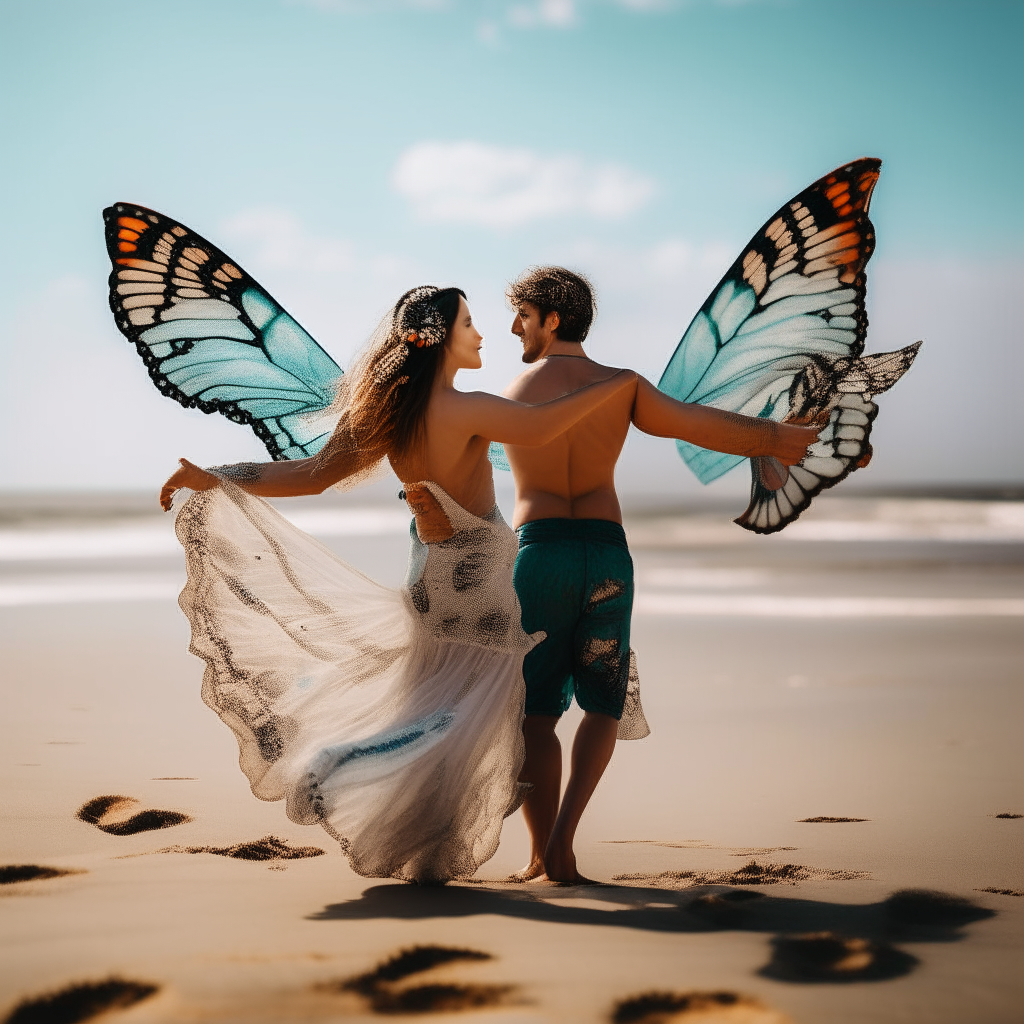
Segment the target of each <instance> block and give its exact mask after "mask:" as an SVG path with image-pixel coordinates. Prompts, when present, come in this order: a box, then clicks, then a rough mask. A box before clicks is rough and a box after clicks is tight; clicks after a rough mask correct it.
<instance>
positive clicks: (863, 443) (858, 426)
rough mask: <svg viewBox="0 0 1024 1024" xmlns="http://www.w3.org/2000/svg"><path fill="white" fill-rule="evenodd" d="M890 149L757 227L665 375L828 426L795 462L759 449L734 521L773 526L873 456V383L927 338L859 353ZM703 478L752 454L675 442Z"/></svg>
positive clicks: (885, 384) (675, 392) (699, 393)
mask: <svg viewBox="0 0 1024 1024" xmlns="http://www.w3.org/2000/svg"><path fill="white" fill-rule="evenodd" d="M880 167H881V161H879V160H875V159H872V158H863V159H860V160H855V161H853V163H850V164H847V165H845V166H844V167H840V168H837V169H836V170H834V171H832V172H831V173H830V174H827V175H825V176H824V177H823V178H820V179H819V180H818V181H816V182H815V183H814V184H813V185H811V186H810V187H809V188H806V189H804V191H803V192H801V193H800V194H799V195H798V196H796V197H795V198H794V199H792V200H791V201H790V202H788V203H787V204H786V205H785V206H783V207H782V209H780V210H779V211H778V212H777V213H776V214H775V216H774V217H772V218H771V219H770V220H769V221H768V222H767V223H766V224H765V225H764V226H763V227H762V228H761V230H760V231H758V233H757V234H756V235H755V236H754V237H753V238H752V239H751V241H750V243H749V244H748V245H747V247H746V248H745V249H744V251H743V253H742V254H741V255H740V257H739V259H737V260H736V262H735V263H734V264H733V265H732V266H731V267H730V268H729V270H728V272H727V273H726V275H725V276H724V277H723V278H722V280H721V281H720V282H719V284H718V286H717V287H716V288H715V290H714V291H713V292H712V293H711V295H710V297H709V298H708V299H707V301H706V302H705V303H704V305H703V306H702V307H701V309H700V311H699V312H698V313H697V315H696V316H695V317H694V319H693V322H692V323H691V324H690V326H689V327H688V328H687V330H686V333H685V334H684V335H683V338H682V340H681V341H680V342H679V345H678V346H677V348H676V350H675V352H674V353H673V355H672V358H671V359H670V360H669V363H668V365H667V366H666V367H665V371H664V373H663V374H662V375H661V379H660V380H659V382H658V387H659V389H660V390H661V391H663V392H665V394H667V395H670V396H671V397H673V398H676V399H678V400H679V401H683V402H696V403H699V404H701V405H708V406H712V407H714V408H716V409H726V410H728V411H730V412H736V413H742V414H744V415H747V416H758V417H762V418H767V419H771V420H775V421H776V422H783V421H786V422H791V423H806V424H812V425H815V426H820V427H821V428H822V429H821V432H820V433H819V436H818V441H817V442H816V443H815V444H814V445H812V446H811V448H810V449H809V452H808V454H807V456H806V457H805V458H804V459H803V461H802V462H800V463H799V464H798V465H796V466H792V467H789V469H788V470H787V468H786V467H785V466H783V465H782V464H781V463H779V462H777V461H776V460H775V459H770V458H757V459H752V460H750V461H751V476H752V484H751V500H750V504H749V506H748V507H747V510H746V511H745V512H744V513H743V515H742V516H740V517H739V518H738V519H737V520H736V522H737V523H739V525H740V526H743V527H745V528H746V529H748V530H753V531H754V532H755V533H775V532H777V531H778V530H781V529H782V528H783V527H785V526H786V525H787V524H788V523H790V522H792V521H793V520H794V519H796V518H797V516H799V515H800V513H801V512H802V511H803V510H804V509H806V508H807V507H808V505H810V503H811V499H812V498H813V497H814V495H815V494H817V493H819V492H820V491H821V490H823V489H825V488H827V487H833V486H835V484H837V483H839V482H840V480H843V479H845V478H846V477H847V476H848V475H849V474H850V473H852V472H853V471H854V470H855V469H857V468H859V467H861V466H864V465H866V464H867V462H868V460H869V459H870V457H871V445H870V444H869V443H868V437H869V435H870V432H871V423H872V421H873V420H874V418H875V416H876V415H877V412H878V408H877V406H876V405H875V404H874V403H873V402H872V401H871V399H872V397H873V396H874V395H877V394H879V393H880V392H881V391H884V390H886V389H887V388H889V387H891V386H892V385H893V384H895V383H896V381H897V380H899V378H900V377H901V376H902V375H903V373H905V372H906V370H907V369H908V368H909V367H910V364H911V363H912V362H913V360H914V357H915V356H916V355H917V350H918V348H919V347H920V342H917V343H915V344H914V345H910V346H908V347H907V348H905V349H901V350H900V351H899V352H892V353H882V354H879V355H877V356H869V357H865V358H861V353H862V352H863V349H864V339H865V336H866V334H867V326H868V319H867V314H866V312H865V309H864V301H865V295H866V284H867V279H866V276H865V267H866V265H867V262H868V260H869V259H870V257H871V253H872V252H873V251H874V247H875V233H874V228H873V226H872V224H871V221H870V220H869V219H868V205H869V203H870V200H871V192H872V189H873V188H874V185H875V182H876V181H877V180H878V174H879V169H880ZM676 444H677V446H678V449H679V454H680V455H681V456H682V457H683V459H684V460H685V461H686V463H687V465H688V466H689V467H690V468H691V469H692V470H693V472H694V473H695V474H696V476H697V478H698V479H699V480H700V481H701V482H702V483H705V484H707V483H710V482H711V481H712V480H716V479H717V478H718V477H720V476H722V474H724V473H727V472H728V471H729V470H730V469H732V468H734V467H735V466H737V465H739V464H740V463H741V462H743V461H745V459H744V458H743V457H742V456H739V455H725V454H722V453H720V452H712V451H708V450H707V449H704V448H699V447H697V446H696V445H693V444H689V443H688V442H686V441H677V442H676Z"/></svg>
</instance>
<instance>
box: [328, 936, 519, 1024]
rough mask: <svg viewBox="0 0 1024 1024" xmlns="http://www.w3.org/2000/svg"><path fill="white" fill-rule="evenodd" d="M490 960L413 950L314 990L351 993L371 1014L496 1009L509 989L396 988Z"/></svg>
mask: <svg viewBox="0 0 1024 1024" xmlns="http://www.w3.org/2000/svg"><path fill="white" fill-rule="evenodd" d="M491 959H493V958H492V957H491V955H490V954H489V953H481V952H479V951H478V950H475V949H457V948H451V947H446V946H413V947H412V948H410V949H403V950H401V951H400V952H399V953H397V954H396V955H395V956H392V957H389V958H388V959H387V960H385V961H384V962H383V963H381V964H378V965H377V967H376V968H374V970H372V971H369V972H367V973H366V974H360V975H357V976H356V977H354V978H347V979H345V980H343V981H336V982H327V983H325V984H321V985H319V986H317V987H318V988H319V989H320V990H321V991H327V992H354V993H356V994H358V995H361V996H363V997H364V998H366V999H368V1000H369V1003H370V1008H371V1009H372V1010H373V1012H374V1013H380V1014H400V1013H443V1012H455V1011H460V1010H472V1009H480V1008H481V1007H486V1006H498V1005H500V1004H501V1003H503V1002H505V1001H506V1000H507V997H508V996H509V994H510V993H511V992H512V991H513V988H514V986H512V985H459V984H444V983H442V984H432V985H418V986H415V987H412V988H398V987H397V984H398V982H400V981H403V980H404V979H406V978H409V977H412V976H413V975H416V974H421V973H423V972H425V971H429V970H431V969H433V968H435V967H440V966H443V965H444V964H451V963H457V962H459V961H482V960H491Z"/></svg>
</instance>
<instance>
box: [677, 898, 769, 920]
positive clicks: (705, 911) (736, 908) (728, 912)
mask: <svg viewBox="0 0 1024 1024" xmlns="http://www.w3.org/2000/svg"><path fill="white" fill-rule="evenodd" d="M763 896H764V893H761V892H751V891H750V890H749V889H732V890H727V891H726V892H716V893H708V894H707V895H706V896H698V897H697V898H696V899H695V900H690V902H689V903H687V904H686V905H685V906H684V907H683V908H682V909H683V910H685V911H686V912H687V913H688V914H693V916H694V917H698V918H700V920H701V921H703V922H704V923H705V924H707V925H710V926H711V927H713V928H732V927H735V926H736V925H738V924H739V923H740V921H742V920H743V918H744V917H746V910H745V906H746V904H747V903H749V902H750V900H757V899H761V898H762V897H763Z"/></svg>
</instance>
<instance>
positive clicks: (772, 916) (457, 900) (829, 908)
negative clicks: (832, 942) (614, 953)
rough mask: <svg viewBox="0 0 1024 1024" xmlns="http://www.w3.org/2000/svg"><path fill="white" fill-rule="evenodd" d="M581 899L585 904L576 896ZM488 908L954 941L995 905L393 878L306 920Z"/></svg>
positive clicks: (594, 921) (558, 916) (559, 920)
mask: <svg viewBox="0 0 1024 1024" xmlns="http://www.w3.org/2000/svg"><path fill="white" fill-rule="evenodd" d="M584 901H585V902H586V904H587V905H585V906H584V905H580V904H582V903H583V902H584ZM601 903H606V904H607V905H608V906H607V909H603V908H602V907H600V904H601ZM574 904H575V905H574ZM595 904H596V905H595ZM484 914H494V915H498V916H500V917H517V918H523V919H525V920H528V921H539V922H545V923H548V924H585V925H599V926H600V925H606V926H611V927H613V928H636V929H641V930H643V931H652V932H707V931H721V930H723V929H731V930H737V931H754V932H766V933H770V934H773V935H777V934H780V933H790V934H792V933H801V932H805V933H807V932H809V933H820V932H829V933H832V934H835V935H846V936H857V937H859V938H864V939H870V940H875V941H885V940H889V941H893V940H895V941H899V942H951V941H955V940H958V939H961V938H963V937H964V932H963V931H962V927H963V925H966V924H969V923H971V922H973V921H980V920H983V919H985V918H988V917H992V916H993V914H994V911H991V910H987V909H985V908H984V907H980V906H978V905H977V904H975V903H973V902H971V901H970V900H966V899H962V898H960V897H957V896H952V895H949V894H946V893H938V892H929V891H927V890H902V891H900V892H898V893H894V894H893V895H891V896H889V897H888V898H887V899H885V900H881V901H879V902H877V903H828V902H824V901H820V900H811V899H801V898H798V897H787V896H776V895H768V894H767V893H762V892H754V891H751V890H749V889H736V888H730V887H725V886H694V887H693V888H690V889H687V890H686V891H685V892H680V891H679V890H678V889H660V888H650V887H640V886H624V885H588V886H576V887H572V886H566V887H557V888H556V887H554V886H551V887H547V886H545V887H540V886H536V887H532V886H531V887H527V886H519V885H517V886H511V885H510V886H508V887H505V886H501V887H499V886H491V885H487V886H485V885H479V884H450V885H447V886H444V887H436V888H435V887H427V886H423V887H420V886H413V885H406V884H402V883H389V884H383V885H374V886H371V887H370V888H369V889H366V890H365V891H364V892H363V894H362V896H361V897H360V898H359V899H356V900H349V901H348V902H346V903H334V904H330V905H329V906H326V907H324V909H323V910H321V911H319V912H318V913H315V914H311V915H309V920H314V921H356V920H370V919H391V920H423V919H426V918H431V917H476V916H480V915H484Z"/></svg>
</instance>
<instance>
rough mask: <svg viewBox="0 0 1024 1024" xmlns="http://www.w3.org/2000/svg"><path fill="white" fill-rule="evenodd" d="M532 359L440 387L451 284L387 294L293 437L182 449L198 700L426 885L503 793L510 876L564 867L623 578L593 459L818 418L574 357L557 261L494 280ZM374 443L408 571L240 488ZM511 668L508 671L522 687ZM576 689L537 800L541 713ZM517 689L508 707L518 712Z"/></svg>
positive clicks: (589, 763)
mask: <svg viewBox="0 0 1024 1024" xmlns="http://www.w3.org/2000/svg"><path fill="white" fill-rule="evenodd" d="M508 296H509V300H510V302H511V304H512V307H513V309H514V311H515V321H514V323H513V326H512V331H513V333H514V334H517V335H518V336H519V337H520V339H521V341H522V344H523V361H524V362H525V363H527V364H528V368H527V369H526V370H525V371H524V372H523V373H522V374H521V375H520V376H519V377H518V378H516V380H515V381H513V383H512V384H511V385H510V386H509V388H508V389H507V390H506V397H503V398H499V397H497V396H494V395H489V394H485V393H481V392H468V393H466V392H460V391H457V390H456V389H455V387H454V379H455V375H456V373H457V372H458V371H459V370H460V369H475V368H478V367H479V366H480V365H481V359H480V347H481V344H482V340H483V339H482V337H481V335H480V333H479V332H478V331H477V330H476V328H475V326H474V324H473V321H472V317H471V315H470V311H469V307H468V305H467V302H466V297H465V294H464V293H463V292H462V291H461V290H460V289H456V288H435V287H421V288H415V289H413V290H411V291H409V292H407V293H406V294H405V295H403V296H402V297H401V298H400V299H399V300H398V302H397V303H396V305H395V307H394V308H393V310H392V311H391V312H390V314H389V315H388V316H387V317H386V318H385V320H384V322H383V323H382V325H381V328H380V329H379V330H378V332H377V333H376V334H375V336H374V338H373V340H372V341H371V343H370V345H369V346H368V347H367V349H366V350H365V351H364V352H363V354H362V355H361V357H360V358H359V359H358V360H357V361H356V364H355V366H354V367H353V368H352V370H351V371H350V372H349V373H348V374H346V375H345V377H344V378H343V379H342V383H341V387H340V390H339V393H338V397H337V401H336V406H335V409H336V411H337V412H338V414H339V419H338V425H337V427H336V429H335V430H334V433H333V435H332V436H331V439H330V440H329V441H328V443H327V444H326V446H325V447H324V448H323V449H322V450H321V451H320V452H319V453H318V454H317V455H315V456H313V457H311V458H306V459H296V460H293V461H289V462H272V463H265V464H264V463H261V464H256V463H245V464H240V465H235V466H222V467H216V468H214V469H211V470H203V469H200V468H199V467H197V466H194V465H192V464H191V463H189V462H187V461H186V460H182V467H181V469H179V470H178V471H177V472H176V473H175V474H174V475H173V476H172V477H171V478H170V479H169V480H168V481H167V483H166V484H165V486H164V488H163V491H162V492H161V503H162V504H163V506H164V508H168V509H169V508H170V506H171V501H172V497H173V494H174V492H175V491H176V490H177V489H179V488H183V487H184V488H190V489H192V490H193V491H195V492H196V493H195V494H193V496H192V497H191V498H190V499H189V501H188V502H187V503H186V504H185V505H184V506H183V507H182V509H181V511H180V513H179V515H178V520H177V531H178V535H179V537H180V539H181V541H182V543H183V545H184V547H185V551H186V561H187V566H188V583H187V584H186V587H185V590H184V591H183V592H182V596H181V601H180V603H181V606H182V608H183V610H184V611H185V613H186V614H187V615H188V617H189V619H190V620H191V623H192V646H191V650H192V651H193V653H195V654H197V655H198V656H200V657H202V658H204V659H205V661H206V662H207V668H206V673H205V676H204V680H203V699H204V701H205V702H206V703H207V704H209V705H210V706H211V707H212V708H213V709H214V710H215V711H217V713H218V714H219V715H220V716H221V718H222V719H223V720H224V721H225V722H226V723H227V724H228V725H229V726H230V727H231V728H232V730H233V731H234V732H235V735H236V737H237V739H238V742H239V746H240V765H241V768H242V770H243V771H244V772H245V773H246V775H247V776H248V778H249V781H250V783H251V786H252V790H253V793H254V794H255V795H256V796H257V797H259V798H261V799H264V800H280V799H284V800H286V802H287V805H286V806H287V813H288V816H289V817H290V818H291V819H292V820H293V821H296V822H300V823H308V824H313V823H319V824H320V825H322V826H323V827H324V828H325V829H326V830H327V831H328V833H330V834H331V835H332V836H333V837H334V838H336V839H337V840H338V842H339V843H340V844H341V846H342V849H343V850H344V852H345V853H346V855H347V856H348V858H349V861H350V863H351V865H352V867H353V869H354V870H355V871H357V872H358V873H360V874H362V875H366V876H369V877H397V878H404V879H408V880H412V881H417V882H425V883H437V882H444V881H447V880H449V879H453V878H460V877H467V876H469V875H472V874H473V873H474V872H475V871H476V869H477V868H478V867H479V866H480V865H481V864H482V863H484V862H485V861H486V860H487V859H488V858H489V857H491V856H492V855H493V854H494V852H495V850H496V849H497V845H498V841H499V838H500V832H501V825H502V821H503V819H504V818H505V817H506V816H507V815H508V814H510V813H512V812H513V811H514V810H516V809H517V808H518V807H519V806H520V805H522V806H523V808H524V813H525V816H526V821H527V824H528V826H529V831H530V837H531V847H532V848H531V860H530V863H529V865H528V866H527V867H526V868H525V869H524V871H523V872H521V873H520V875H519V876H517V877H519V878H521V879H523V880H527V879H532V878H540V877H543V876H546V877H547V878H549V879H552V880H554V881H564V882H573V881H579V880H581V876H580V875H579V874H578V872H577V868H576V862H575V857H574V854H573V836H574V833H575V830H576V826H577V824H578V823H579V820H580V816H581V815H582V813H583V810H584V808H585V807H586V805H587V802H588V801H589V799H590V797H591V796H592V794H593V792H594V790H595V788H596V786H597V783H598V781H599V780H600V778H601V775H602V773H603V772H604V769H605V767H606V766H607V764H608V761H609V759H610V757H611V754H612V750H613V748H614V745H615V741H616V736H617V735H623V736H627V737H628V736H630V735H633V736H636V735H644V734H646V725H645V723H644V722H643V715H642V711H641V710H640V705H639V700H638V699H637V698H636V694H635V693H633V694H631V698H632V699H631V700H630V702H629V703H628V705H627V706H626V707H627V710H626V720H624V721H623V722H621V723H620V719H621V718H623V710H624V704H626V694H627V683H628V681H629V669H630V653H629V626H630V611H631V607H632V597H633V579H632V562H631V560H630V557H629V552H628V550H627V548H626V541H625V535H624V534H623V531H622V527H621V525H620V524H621V515H620V511H619V505H618V500H617V498H616V495H615V490H614V467H615V463H616V460H617V458H618V455H619V452H620V451H621V448H622V445H623V443H624V440H625V437H626V433H627V430H628V427H629V424H630V423H631V422H632V423H633V424H635V425H636V426H637V428H638V429H640V430H643V431H645V432H646V433H650V434H655V435H657V436H661V437H672V438H682V439H685V440H687V441H690V442H692V443H694V444H697V445H700V446H701V447H704V448H709V449H714V450H718V451H724V452H730V453H734V454H737V455H744V456H759V455H765V456H774V457H775V458H777V459H779V460H780V461H781V462H783V463H785V464H786V465H792V464H794V463H796V462H798V461H799V460H800V459H801V458H802V457H803V455H804V452H805V450H806V448H807V446H808V445H809V444H810V443H812V442H813V441H814V439H815V430H814V429H813V428H809V427H798V426H792V425H788V424H780V423H775V422H773V421H771V420H766V419H755V418H750V417H745V416H739V415H736V414H733V413H728V412H723V411H720V410H716V409H712V408H709V407H706V406H700V405H689V404H685V403H681V402H677V401H675V400H674V399H672V398H669V397H668V396H667V395H664V394H662V393H661V392H660V391H658V390H657V389H656V388H654V387H653V386H652V385H651V384H649V383H648V382H647V381H646V380H644V379H643V378H641V377H638V376H637V375H636V374H635V373H633V372H631V371H626V370H617V369H615V368H612V367H607V366H602V365H600V364H598V363H596V362H594V361H593V360H591V359H589V358H588V357H587V355H586V354H585V352H584V351H583V347H582V342H583V340H584V338H585V337H586V335H587V332H588V330H589V328H590V324H591V321H592V319H593V310H594V304H593V297H592V293H591V290H590V288H589V286H588V284H587V282H586V281H585V280H584V279H582V278H581V277H579V276H577V275H576V274H573V273H571V272H570V271H567V270H564V269H562V268H558V267H547V268H541V269H538V270H533V271H531V272H529V273H527V274H526V275H524V276H523V277H522V278H520V279H519V280H518V281H516V282H515V283H514V284H513V285H512V286H511V287H510V289H509V293H508ZM492 441H495V442H500V443H502V444H504V445H505V446H506V450H507V452H508V457H509V462H510V464H511V467H512V471H513V474H514V477H515V483H516V504H515V514H514V519H513V524H514V526H515V527H516V528H517V533H518V539H517V537H516V534H514V533H513V532H512V530H510V529H509V527H508V526H507V525H506V524H505V522H504V520H503V519H502V517H501V514H500V512H499V511H498V508H497V506H496V505H495V501H494V487H493V481H492V470H491V465H490V463H489V462H488V457H487V456H488V445H489V443H490V442H492ZM384 459H387V460H388V462H389V463H390V465H391V468H392V469H393V470H394V472H395V473H396V474H397V476H398V477H399V478H400V479H401V480H402V481H403V483H404V488H405V490H404V496H405V499H406V501H407V502H408V504H409V507H410V509H411V510H412V512H413V515H414V519H413V523H412V525H411V528H410V534H411V545H412V550H411V554H410V560H409V571H408V577H407V580H406V585H405V587H404V588H403V589H402V590H399V591H395V590H391V589H389V588H386V587H382V586H380V585H379V584H377V583H375V582H374V581H372V580H370V579H368V578H367V577H365V576H364V575H363V574H362V573H359V572H357V571H356V570H355V569H353V568H352V567H351V566H349V565H348V564H347V563H345V562H343V561H341V560H340V559H338V558H337V557H336V556H334V555H333V554H332V553H331V552H330V551H328V550H327V549H326V548H324V547H322V546H321V545H320V544H319V543H318V542H316V541H314V540H313V539H312V538H310V537H308V536H306V535H305V534H303V533H302V532H301V531H299V530H297V529H296V528H295V527H293V526H292V525H291V524H290V523H288V522H287V520H285V519H284V518H283V517H281V516H280V515H279V514H278V513H277V512H275V511H274V509H273V508H271V507H270V506H269V505H268V504H266V503H265V502H263V501H260V500H259V498H260V497H283V496H290V495H302V494H316V493H320V492H322V491H323V490H325V489H326V488H327V487H330V486H332V485H334V484H338V483H340V482H341V481H345V480H351V479H352V478H356V477H358V476H360V475H365V474H368V473H370V472H372V471H373V469H374V468H375V467H376V466H377V465H379V464H380V463H381V462H382V461H383V460H384ZM524 683H525V686H524ZM574 694H575V696H576V699H577V702H578V703H579V705H580V707H581V708H582V709H583V711H584V712H585V714H584V718H583V721H582V723H581V725H580V727H579V730H578V731H577V734H576V738H575V741H574V745H573V752H572V771H571V775H570V778H569V782H568V786H567V788H566V791H565V794H564V795H563V796H562V799H561V801H560V800H559V791H560V784H561V766H562V761H561V750H560V747H559V742H558V739H557V737H556V735H555V725H556V724H557V721H558V719H559V717H560V715H561V714H562V713H563V712H564V711H565V710H566V709H567V707H568V705H569V703H570V701H571V699H572V696H573V695H574ZM524 699H525V721H524Z"/></svg>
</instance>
